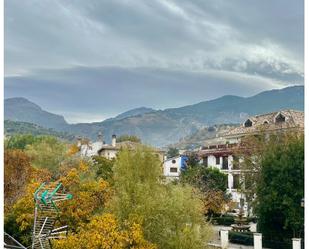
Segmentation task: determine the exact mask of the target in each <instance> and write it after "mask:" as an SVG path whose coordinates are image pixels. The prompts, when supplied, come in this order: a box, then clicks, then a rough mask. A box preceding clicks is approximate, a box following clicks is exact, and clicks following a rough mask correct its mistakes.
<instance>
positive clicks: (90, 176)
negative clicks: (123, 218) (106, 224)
mask: <svg viewBox="0 0 309 249" xmlns="http://www.w3.org/2000/svg"><path fill="white" fill-rule="evenodd" d="M42 180H44V179H40V180H39V181H33V182H31V183H29V184H28V186H27V189H26V191H25V193H24V195H23V196H22V197H21V198H19V199H18V201H17V202H16V203H15V204H14V205H13V207H12V208H11V210H10V212H9V213H8V214H7V215H6V217H5V230H6V231H8V232H10V234H12V235H13V236H14V237H16V238H17V239H20V241H22V242H23V243H24V244H25V245H29V243H30V239H31V236H30V235H31V229H32V225H33V219H34V215H33V210H34V202H33V193H34V192H35V190H36V188H37V187H39V185H40V184H41V183H42ZM58 182H61V183H62V184H63V186H64V187H65V190H66V191H67V192H69V193H71V194H72V195H73V199H72V200H70V201H66V202H63V203H61V204H59V205H60V209H61V213H60V222H61V223H63V225H64V224H65V225H69V227H70V228H71V229H72V231H73V232H75V231H76V230H77V229H78V228H79V227H80V226H83V225H84V224H85V223H88V222H89V221H90V219H91V218H92V217H93V216H94V215H96V214H98V213H102V211H103V210H104V208H105V205H106V203H107V202H108V200H109V199H110V196H111V189H110V188H109V184H108V183H107V182H106V181H104V180H103V179H99V180H97V179H96V178H95V172H92V169H91V167H88V165H87V164H86V162H84V161H80V162H79V164H78V165H77V166H76V167H74V168H72V169H71V170H70V171H69V172H68V173H67V174H66V175H64V176H62V177H61V178H60V179H59V180H58V181H56V182H54V184H57V183H58Z"/></svg>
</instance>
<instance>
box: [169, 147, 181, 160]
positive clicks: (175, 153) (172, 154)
mask: <svg viewBox="0 0 309 249" xmlns="http://www.w3.org/2000/svg"><path fill="white" fill-rule="evenodd" d="M178 155H179V150H178V149H177V148H173V147H171V148H169V149H168V151H167V158H172V157H175V156H178Z"/></svg>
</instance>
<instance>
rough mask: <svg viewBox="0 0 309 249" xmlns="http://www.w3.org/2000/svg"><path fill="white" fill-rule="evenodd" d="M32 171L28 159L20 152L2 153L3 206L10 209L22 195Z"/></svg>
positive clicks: (8, 151) (6, 151)
mask: <svg viewBox="0 0 309 249" xmlns="http://www.w3.org/2000/svg"><path fill="white" fill-rule="evenodd" d="M32 173H33V169H32V167H31V165H30V160H29V157H28V156H27V155H26V154H25V153H24V152H23V151H21V150H5V152H4V206H5V210H7V209H8V208H10V207H11V206H12V204H14V203H15V201H16V200H17V199H18V198H20V197H21V196H22V195H23V194H24V190H25V186H26V185H27V183H29V181H30V178H31V176H32Z"/></svg>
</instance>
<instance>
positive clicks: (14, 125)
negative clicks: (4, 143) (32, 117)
mask: <svg viewBox="0 0 309 249" xmlns="http://www.w3.org/2000/svg"><path fill="white" fill-rule="evenodd" d="M4 133H5V135H6V136H16V135H18V134H31V135H32V136H54V137H57V138H61V139H65V140H67V141H73V140H74V139H75V136H74V135H72V134H68V133H67V132H59V131H55V130H53V129H51V128H45V127H42V126H39V125H37V124H32V123H28V122H21V121H12V120H4Z"/></svg>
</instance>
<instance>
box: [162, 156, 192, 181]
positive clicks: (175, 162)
mask: <svg viewBox="0 0 309 249" xmlns="http://www.w3.org/2000/svg"><path fill="white" fill-rule="evenodd" d="M187 160H188V157H187V156H184V155H180V156H176V157H172V158H169V159H166V160H165V161H164V162H163V175H164V176H165V177H166V178H169V179H178V178H179V175H180V173H181V171H182V170H185V169H186V168H187Z"/></svg>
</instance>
